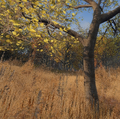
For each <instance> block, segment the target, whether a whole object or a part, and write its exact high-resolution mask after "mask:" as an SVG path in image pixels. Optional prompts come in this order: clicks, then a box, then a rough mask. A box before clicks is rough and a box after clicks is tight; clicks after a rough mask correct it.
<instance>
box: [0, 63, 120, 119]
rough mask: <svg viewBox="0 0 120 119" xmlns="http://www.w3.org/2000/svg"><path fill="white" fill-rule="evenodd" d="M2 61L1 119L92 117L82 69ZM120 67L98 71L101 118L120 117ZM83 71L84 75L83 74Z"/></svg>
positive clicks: (111, 118)
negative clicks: (67, 70)
mask: <svg viewBox="0 0 120 119" xmlns="http://www.w3.org/2000/svg"><path fill="white" fill-rule="evenodd" d="M13 64H14V63H8V62H4V63H0V119H92V118H93V115H92V114H91V113H90V112H88V111H86V105H85V103H84V78H83V75H82V71H80V72H77V73H76V75H70V74H71V73H70V74H69V73H54V72H51V71H49V70H47V69H46V68H43V67H41V68H34V65H33V64H31V62H30V61H29V62H27V63H26V64H24V65H23V66H15V65H13ZM119 72H120V69H119V68H118V69H116V70H115V69H111V70H109V72H107V71H106V70H105V69H104V68H102V69H101V68H98V69H97V70H96V85H97V90H98V95H99V99H100V117H99V118H100V119H119V118H120V109H119V107H120V95H119V92H120V86H119V84H120V73H119ZM79 74H80V75H79Z"/></svg>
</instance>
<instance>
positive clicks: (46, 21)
mask: <svg viewBox="0 0 120 119" xmlns="http://www.w3.org/2000/svg"><path fill="white" fill-rule="evenodd" d="M39 22H43V23H44V24H45V25H48V24H50V25H52V26H53V27H55V28H57V29H60V28H62V29H67V28H66V27H64V26H61V25H60V24H55V23H54V22H52V21H48V20H47V19H41V20H39ZM63 31H64V32H66V33H68V34H69V35H71V36H74V37H75V38H78V40H79V41H80V42H81V43H83V40H84V38H83V36H81V35H80V34H78V33H77V32H76V31H74V30H72V29H69V30H63Z"/></svg>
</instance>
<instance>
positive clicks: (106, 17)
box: [100, 6, 120, 23]
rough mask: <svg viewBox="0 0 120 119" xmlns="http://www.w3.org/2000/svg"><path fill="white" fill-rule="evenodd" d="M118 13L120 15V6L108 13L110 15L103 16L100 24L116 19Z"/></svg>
mask: <svg viewBox="0 0 120 119" xmlns="http://www.w3.org/2000/svg"><path fill="white" fill-rule="evenodd" d="M118 13H120V6H119V7H117V8H116V9H114V10H112V11H110V12H108V13H105V14H102V15H101V17H100V23H103V22H105V21H107V20H109V19H111V18H112V17H114V16H115V15H117V14H118Z"/></svg>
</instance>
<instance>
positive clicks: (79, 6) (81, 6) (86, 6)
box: [66, 5, 92, 9]
mask: <svg viewBox="0 0 120 119" xmlns="http://www.w3.org/2000/svg"><path fill="white" fill-rule="evenodd" d="M66 6H67V7H71V8H74V9H78V8H83V7H84V8H88V7H92V5H78V6H76V7H73V6H70V5H66Z"/></svg>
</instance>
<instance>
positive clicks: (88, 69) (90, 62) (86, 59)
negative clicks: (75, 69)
mask: <svg viewBox="0 0 120 119" xmlns="http://www.w3.org/2000/svg"><path fill="white" fill-rule="evenodd" d="M83 64H84V90H85V99H86V106H87V107H88V106H90V109H95V110H99V99H98V94H97V89H96V83H95V69H94V48H93V47H92V48H89V47H88V46H85V47H84V53H83Z"/></svg>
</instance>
